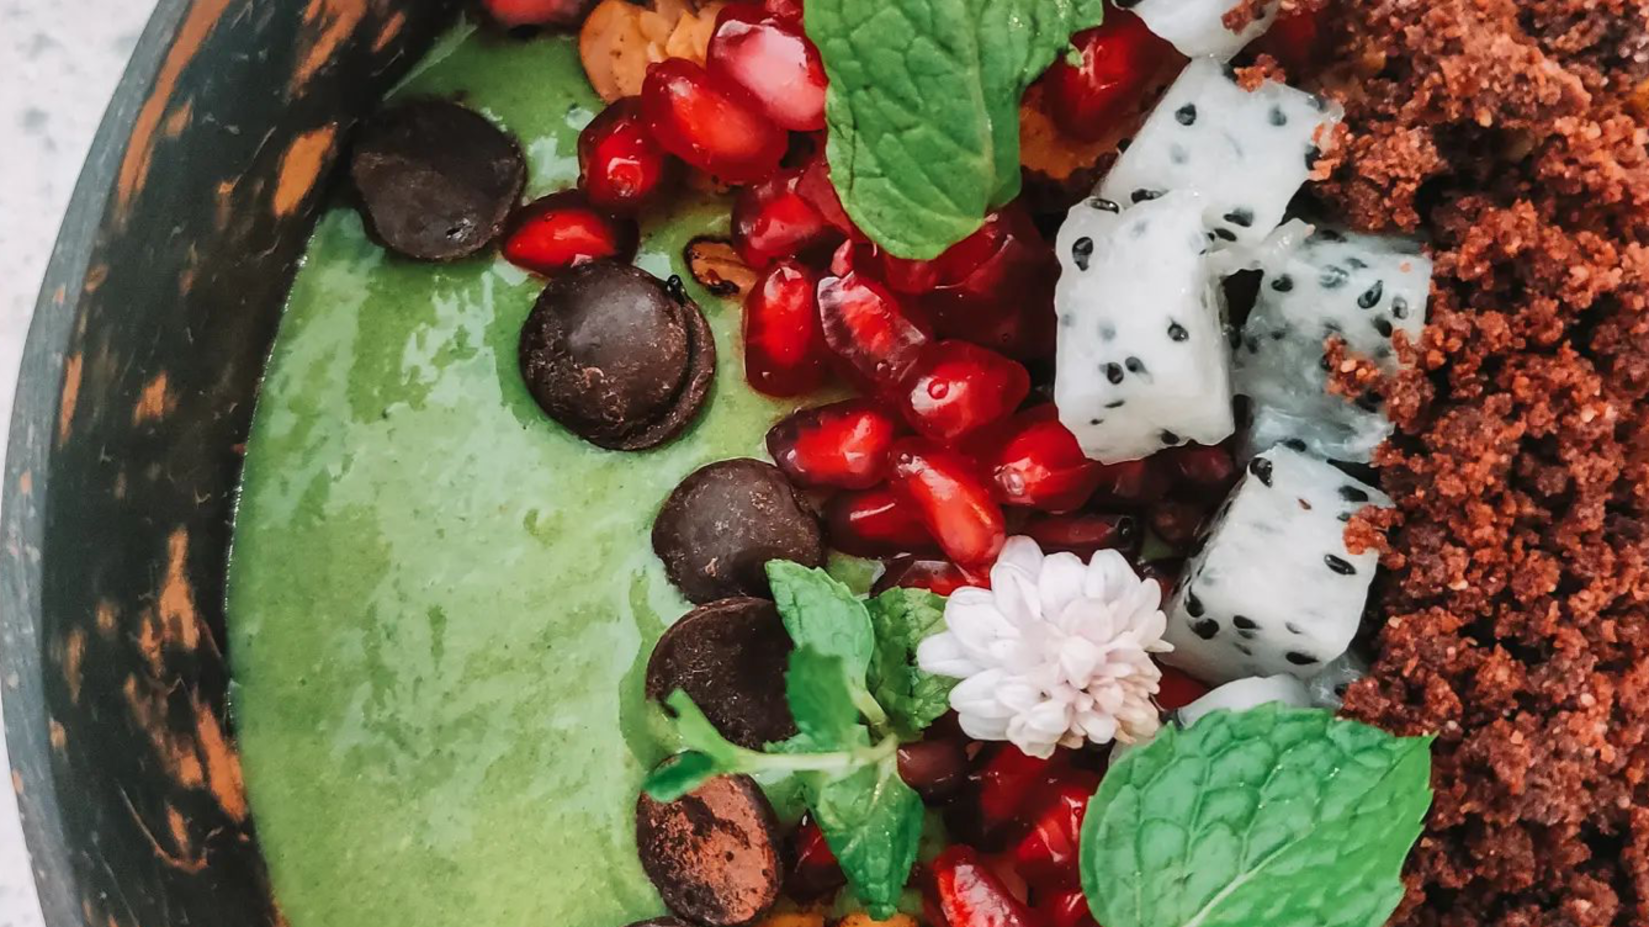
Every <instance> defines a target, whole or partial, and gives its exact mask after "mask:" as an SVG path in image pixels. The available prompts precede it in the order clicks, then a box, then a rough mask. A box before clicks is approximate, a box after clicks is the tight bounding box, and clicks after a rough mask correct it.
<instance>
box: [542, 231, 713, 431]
mask: <svg viewBox="0 0 1649 927" xmlns="http://www.w3.org/2000/svg"><path fill="white" fill-rule="evenodd" d="M520 361H521V373H522V376H523V377H524V378H525V379H526V381H527V389H528V391H530V392H531V393H532V395H533V398H534V399H536V400H537V401H538V405H539V407H540V408H542V409H543V410H544V412H545V414H546V415H548V416H549V417H550V418H552V419H555V420H556V421H557V422H559V423H560V424H561V425H563V426H564V427H566V428H567V429H568V430H570V431H572V432H573V433H574V434H576V435H578V436H579V437H581V438H583V439H584V440H586V441H589V442H590V443H591V444H595V445H597V446H599V447H604V448H608V449H610V450H619V451H635V450H643V449H645V448H649V447H655V446H657V445H659V444H663V443H664V442H665V441H668V440H670V439H671V438H673V437H675V436H676V435H677V434H679V433H680V432H681V431H682V429H684V428H686V427H687V425H688V424H689V423H691V422H692V420H693V418H694V417H695V416H697V414H698V411H699V409H700V408H702V407H703V405H704V401H705V399H706V397H707V396H708V395H709V392H710V383H711V380H712V379H713V378H714V375H715V372H716V343H715V338H714V336H712V335H711V333H710V326H709V324H708V323H707V322H706V321H705V319H704V313H703V312H701V311H700V310H699V307H698V306H697V305H695V304H694V303H692V302H691V301H687V302H685V303H682V302H677V301H676V300H675V299H674V298H672V296H671V294H670V292H669V291H668V289H667V288H666V287H665V285H664V284H663V283H661V282H660V281H659V280H658V279H656V278H654V277H653V276H651V275H650V274H648V273H647V272H645V271H642V270H638V269H637V268H634V267H629V266H627V265H622V264H614V263H612V262H607V261H600V262H596V263H593V264H586V265H584V266H582V267H576V268H573V269H572V270H570V271H568V272H566V273H565V274H562V275H559V276H557V277H556V278H554V279H552V280H551V281H550V283H549V285H548V286H546V287H545V288H544V292H543V294H542V295H540V296H539V297H538V303H537V304H536V305H535V306H533V310H532V312H531V313H530V314H529V315H528V316H527V321H526V324H524V325H523V326H522V328H521V345H520Z"/></svg>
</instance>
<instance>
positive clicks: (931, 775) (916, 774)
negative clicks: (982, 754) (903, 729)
mask: <svg viewBox="0 0 1649 927" xmlns="http://www.w3.org/2000/svg"><path fill="white" fill-rule="evenodd" d="M897 762H898V764H899V778H901V779H903V780H905V784H906V785H908V786H910V787H911V788H912V789H915V790H916V794H918V795H920V796H922V800H923V801H927V802H940V801H944V800H945V799H947V798H950V797H951V796H952V795H954V794H955V793H956V790H957V789H958V788H960V787H961V786H962V784H963V783H964V782H966V781H967V778H968V752H967V747H966V742H965V741H962V740H955V739H948V738H947V739H934V738H932V737H929V738H927V739H925V740H920V741H917V742H916V743H913V744H905V745H904V746H902V747H900V748H899V752H898V755H897Z"/></svg>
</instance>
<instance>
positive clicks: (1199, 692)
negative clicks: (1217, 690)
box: [1157, 666, 1208, 711]
mask: <svg viewBox="0 0 1649 927" xmlns="http://www.w3.org/2000/svg"><path fill="white" fill-rule="evenodd" d="M1207 694H1208V687H1207V686H1205V685H1203V684H1202V683H1200V682H1198V681H1196V680H1195V679H1192V678H1191V677H1190V676H1187V675H1185V674H1184V673H1182V672H1180V671H1179V670H1177V669H1174V668H1173V667H1172V666H1164V667H1162V682H1161V683H1160V684H1159V685H1158V686H1157V707H1158V708H1161V709H1162V710H1164V711H1178V710H1179V709H1181V708H1184V707H1185V706H1187V705H1189V704H1191V703H1192V702H1194V701H1196V700H1197V699H1199V698H1202V697H1203V696H1204V695H1207Z"/></svg>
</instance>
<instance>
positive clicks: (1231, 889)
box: [1081, 705, 1431, 927]
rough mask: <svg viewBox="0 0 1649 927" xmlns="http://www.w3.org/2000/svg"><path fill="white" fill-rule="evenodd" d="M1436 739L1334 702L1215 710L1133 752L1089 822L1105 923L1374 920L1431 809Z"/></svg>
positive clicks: (1399, 892) (1092, 892) (1362, 926)
mask: <svg viewBox="0 0 1649 927" xmlns="http://www.w3.org/2000/svg"><path fill="white" fill-rule="evenodd" d="M1430 747H1431V740H1430V738H1403V737H1395V736H1392V735H1390V734H1387V733H1385V732H1383V731H1380V730H1377V729H1375V728H1372V727H1368V726H1366V725H1362V724H1358V723H1357V722H1354V721H1346V720H1342V719H1338V718H1335V717H1334V716H1333V715H1332V714H1330V713H1329V712H1326V711H1313V710H1299V709H1285V708H1282V707H1280V706H1277V705H1270V706H1265V707H1261V708H1257V709H1254V710H1251V711H1245V712H1229V711H1218V712H1214V713H1213V714H1210V715H1208V716H1207V717H1205V718H1203V719H1202V720H1200V721H1198V722H1197V724H1196V725H1194V726H1193V727H1191V728H1190V729H1189V730H1176V729H1172V728H1170V729H1167V730H1165V731H1163V733H1162V734H1161V735H1160V736H1159V737H1158V738H1157V739H1156V740H1155V741H1153V742H1152V743H1151V744H1150V745H1149V746H1146V747H1143V748H1140V749H1138V750H1133V751H1131V752H1129V753H1128V755H1127V756H1126V757H1124V758H1123V760H1122V761H1121V762H1120V763H1118V764H1117V765H1115V766H1113V767H1112V768H1111V770H1110V772H1108V773H1107V774H1106V776H1105V780H1104V782H1102V783H1101V784H1100V787H1099V792H1098V793H1097V794H1095V796H1094V799H1093V803H1092V804H1091V805H1090V806H1089V808H1090V810H1089V813H1088V815H1087V817H1086V818H1085V820H1084V821H1083V825H1082V846H1081V869H1082V887H1083V891H1084V892H1085V893H1086V894H1087V896H1088V904H1089V906H1090V907H1091V908H1092V909H1093V913H1094V916H1095V918H1097V919H1098V920H1099V922H1100V923H1102V924H1104V925H1105V927H1252V925H1255V924H1312V925H1314V927H1378V925H1380V924H1383V923H1385V921H1386V918H1387V917H1388V916H1390V914H1391V912H1392V911H1393V910H1394V909H1395V908H1396V907H1397V903H1398V901H1399V900H1401V898H1402V897H1403V884H1402V881H1401V878H1400V876H1401V872H1402V868H1403V860H1404V857H1406V856H1407V854H1408V851H1409V848H1410V847H1411V846H1413V844H1414V841H1415V840H1416V839H1417V838H1418V837H1419V835H1420V828H1421V822H1422V820H1423V819H1424V817H1425V814H1426V809H1427V808H1428V807H1429V806H1430V804H1431V788H1430V785H1429V783H1430V777H1431V753H1430Z"/></svg>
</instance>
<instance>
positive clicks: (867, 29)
mask: <svg viewBox="0 0 1649 927" xmlns="http://www.w3.org/2000/svg"><path fill="white" fill-rule="evenodd" d="M1103 10H1104V4H1103V0H817V2H810V3H808V4H807V6H806V12H805V14H804V15H805V17H806V29H807V34H808V36H809V37H811V38H812V39H813V41H814V43H815V44H816V45H817V46H818V48H819V53H820V56H821V57H822V58H823V60H824V66H825V73H826V75H827V76H828V77H829V80H830V89H829V92H828V95H827V97H826V101H825V116H826V120H827V122H828V123H829V129H830V133H829V138H828V142H827V145H826V155H827V157H828V158H829V161H830V169H831V179H832V181H833V182H834V183H835V185H836V189H837V192H838V193H840V194H841V198H842V205H843V207H844V208H846V210H847V212H848V215H849V216H851V217H852V218H853V221H854V222H855V223H857V224H858V226H859V228H860V229H861V230H863V231H864V232H865V234H867V235H869V236H870V237H871V238H872V239H874V240H875V241H876V242H877V244H880V245H881V246H882V247H883V248H886V249H887V250H888V251H890V252H892V253H893V254H895V255H897V256H899V257H904V258H916V259H922V260H927V259H931V258H934V257H937V256H938V255H939V254H940V253H942V252H943V251H944V250H945V249H946V248H948V247H950V246H951V245H953V244H955V243H957V242H959V241H961V240H962V239H964V238H966V237H967V236H968V235H970V234H972V233H973V232H974V231H975V230H977V229H978V228H979V226H980V224H981V223H982V221H983V220H984V217H985V214H986V212H988V211H989V210H990V209H991V208H993V207H995V206H999V205H1001V204H1003V203H1005V202H1007V201H1008V200H1011V199H1013V198H1014V196H1016V195H1018V192H1019V178H1020V173H1019V101H1020V98H1021V97H1022V96H1024V93H1025V88H1026V87H1028V86H1030V83H1031V81H1033V80H1035V79H1036V78H1037V76H1038V75H1040V74H1041V73H1042V72H1043V71H1044V70H1046V69H1047V67H1048V65H1050V64H1052V63H1053V61H1054V58H1055V57H1056V56H1057V55H1059V54H1060V53H1061V51H1063V50H1064V49H1066V48H1067V47H1068V46H1069V44H1070V37H1071V35H1072V34H1073V33H1075V32H1077V31H1079V30H1081V29H1085V28H1087V27H1089V26H1092V25H1096V24H1097V23H1099V22H1100V20H1101V19H1102V18H1103V16H1104V12H1103Z"/></svg>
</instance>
